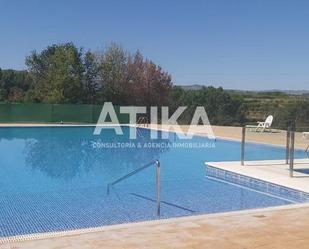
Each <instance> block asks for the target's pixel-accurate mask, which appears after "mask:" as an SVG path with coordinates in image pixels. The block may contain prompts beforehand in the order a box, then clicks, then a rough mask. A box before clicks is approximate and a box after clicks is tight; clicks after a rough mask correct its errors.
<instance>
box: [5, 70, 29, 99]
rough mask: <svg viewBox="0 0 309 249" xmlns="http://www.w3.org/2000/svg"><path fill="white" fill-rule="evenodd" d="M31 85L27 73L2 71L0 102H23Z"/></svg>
mask: <svg viewBox="0 0 309 249" xmlns="http://www.w3.org/2000/svg"><path fill="white" fill-rule="evenodd" d="M30 84H31V82H30V80H29V77H28V73H27V72H26V71H16V70H12V69H8V70H1V69H0V101H11V102H22V101H23V100H24V95H25V92H26V91H27V90H28V89H29V87H30Z"/></svg>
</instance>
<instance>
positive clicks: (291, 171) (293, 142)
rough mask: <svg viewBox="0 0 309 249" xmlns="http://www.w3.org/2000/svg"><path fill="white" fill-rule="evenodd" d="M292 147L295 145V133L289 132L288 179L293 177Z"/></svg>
mask: <svg viewBox="0 0 309 249" xmlns="http://www.w3.org/2000/svg"><path fill="white" fill-rule="evenodd" d="M294 145H295V132H294V130H292V131H291V146H290V167H289V170H290V177H293V171H294Z"/></svg>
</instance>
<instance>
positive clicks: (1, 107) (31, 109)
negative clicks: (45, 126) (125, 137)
mask: <svg viewBox="0 0 309 249" xmlns="http://www.w3.org/2000/svg"><path fill="white" fill-rule="evenodd" d="M114 108H115V111H116V114H117V116H118V120H119V122H120V123H121V124H125V123H129V116H128V115H127V114H121V113H120V111H119V107H118V106H115V107H114ZM101 110H102V106H101V105H70V104H28V103H27V104H26V103H19V104H15V103H14V104H11V103H0V122H5V123H8V122H11V123H16V122H31V123H34V122H38V123H46V122H47V123H60V122H61V121H62V122H67V123H97V121H98V118H99V116H100V113H101Z"/></svg>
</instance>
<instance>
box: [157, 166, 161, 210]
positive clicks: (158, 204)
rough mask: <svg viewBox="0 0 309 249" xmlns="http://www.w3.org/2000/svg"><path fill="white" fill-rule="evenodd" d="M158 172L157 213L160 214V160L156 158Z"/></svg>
mask: <svg viewBox="0 0 309 249" xmlns="http://www.w3.org/2000/svg"><path fill="white" fill-rule="evenodd" d="M156 166H157V167H156V172H157V174H156V175H157V178H156V179H157V215H158V216H160V209H161V207H160V206H161V201H160V187H161V186H160V181H161V180H160V162H159V161H158V160H156Z"/></svg>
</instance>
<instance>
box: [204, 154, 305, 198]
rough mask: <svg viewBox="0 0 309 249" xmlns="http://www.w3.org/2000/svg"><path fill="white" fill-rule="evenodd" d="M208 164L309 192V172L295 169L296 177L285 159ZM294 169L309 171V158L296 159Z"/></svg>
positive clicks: (208, 163)
mask: <svg viewBox="0 0 309 249" xmlns="http://www.w3.org/2000/svg"><path fill="white" fill-rule="evenodd" d="M205 164H206V165H209V166H212V167H215V168H218V169H222V170H226V171H230V172H233V173H236V174H240V175H245V176H248V177H252V178H256V179H259V180H263V181H266V182H270V183H274V184H277V185H281V186H284V187H288V188H292V189H296V190H299V191H303V192H309V174H305V173H300V172H297V171H294V177H292V178H291V177H290V176H289V165H287V164H285V161H284V160H264V161H246V162H245V165H244V166H242V165H241V163H240V161H230V162H205ZM294 169H296V170H297V169H306V170H308V172H309V159H296V160H295V164H294Z"/></svg>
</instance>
